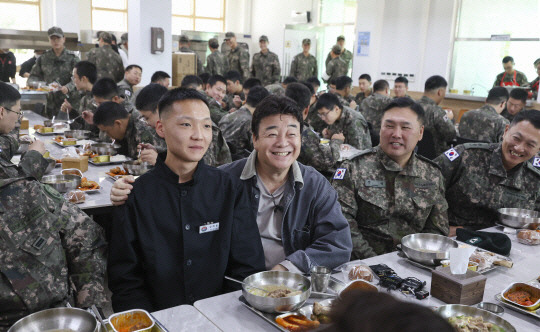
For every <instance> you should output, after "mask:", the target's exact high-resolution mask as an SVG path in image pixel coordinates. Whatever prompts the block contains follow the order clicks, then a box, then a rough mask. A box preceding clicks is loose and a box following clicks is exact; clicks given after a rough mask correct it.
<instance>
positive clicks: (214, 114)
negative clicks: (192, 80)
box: [205, 75, 228, 123]
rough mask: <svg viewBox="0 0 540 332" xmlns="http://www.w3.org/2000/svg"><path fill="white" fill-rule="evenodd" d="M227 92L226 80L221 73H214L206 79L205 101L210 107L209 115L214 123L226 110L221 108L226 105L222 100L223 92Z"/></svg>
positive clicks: (217, 121)
mask: <svg viewBox="0 0 540 332" xmlns="http://www.w3.org/2000/svg"><path fill="white" fill-rule="evenodd" d="M226 92H227V80H225V77H223V76H221V75H214V76H211V77H210V78H209V79H208V83H207V84H206V91H205V95H206V101H207V102H208V107H209V108H210V117H211V118H212V121H213V122H214V123H219V121H220V120H221V118H222V117H223V116H225V115H226V114H227V113H228V112H227V111H226V110H224V109H223V107H224V106H226V104H225V102H224V101H223V97H225V93H226Z"/></svg>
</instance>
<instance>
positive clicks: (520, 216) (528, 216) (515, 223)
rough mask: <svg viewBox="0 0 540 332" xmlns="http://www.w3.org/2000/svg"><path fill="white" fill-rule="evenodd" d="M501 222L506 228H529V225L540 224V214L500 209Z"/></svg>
mask: <svg viewBox="0 0 540 332" xmlns="http://www.w3.org/2000/svg"><path fill="white" fill-rule="evenodd" d="M497 212H499V221H500V222H501V224H503V225H505V226H509V227H512V228H527V227H528V226H529V224H532V223H540V212H538V211H532V210H526V209H514V208H504V209H498V210H497Z"/></svg>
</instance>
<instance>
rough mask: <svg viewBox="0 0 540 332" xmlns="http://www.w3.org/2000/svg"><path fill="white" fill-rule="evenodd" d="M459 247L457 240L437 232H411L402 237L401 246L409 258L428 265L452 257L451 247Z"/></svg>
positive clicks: (436, 263)
mask: <svg viewBox="0 0 540 332" xmlns="http://www.w3.org/2000/svg"><path fill="white" fill-rule="evenodd" d="M457 247H458V243H457V242H456V241H454V240H452V239H450V238H449V237H446V236H443V235H437V234H429V233H418V234H409V235H406V236H404V237H403V238H402V239H401V248H402V250H403V252H404V253H405V255H407V257H408V258H409V259H411V260H413V261H415V262H418V263H422V264H428V265H439V263H440V262H441V260H443V259H450V248H457Z"/></svg>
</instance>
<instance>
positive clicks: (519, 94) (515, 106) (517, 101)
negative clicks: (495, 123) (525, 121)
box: [501, 89, 528, 122]
mask: <svg viewBox="0 0 540 332" xmlns="http://www.w3.org/2000/svg"><path fill="white" fill-rule="evenodd" d="M527 98H528V93H527V90H525V89H513V90H512V91H510V97H509V98H508V102H507V103H506V107H505V108H504V110H503V111H502V113H501V115H502V116H503V118H505V119H507V120H508V121H510V122H512V120H514V116H516V114H518V113H519V112H521V111H523V110H525V105H526V104H527Z"/></svg>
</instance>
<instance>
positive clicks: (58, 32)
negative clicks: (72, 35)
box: [47, 27, 64, 37]
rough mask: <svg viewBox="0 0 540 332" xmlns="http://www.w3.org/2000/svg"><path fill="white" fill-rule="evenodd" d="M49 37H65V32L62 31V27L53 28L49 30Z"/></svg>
mask: <svg viewBox="0 0 540 332" xmlns="http://www.w3.org/2000/svg"><path fill="white" fill-rule="evenodd" d="M47 35H49V37H51V36H56V37H64V31H62V28H60V27H52V28H50V29H49V30H47Z"/></svg>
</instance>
